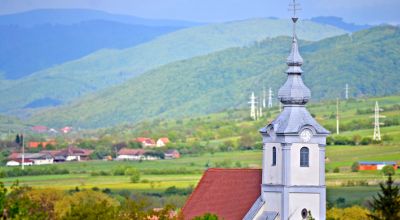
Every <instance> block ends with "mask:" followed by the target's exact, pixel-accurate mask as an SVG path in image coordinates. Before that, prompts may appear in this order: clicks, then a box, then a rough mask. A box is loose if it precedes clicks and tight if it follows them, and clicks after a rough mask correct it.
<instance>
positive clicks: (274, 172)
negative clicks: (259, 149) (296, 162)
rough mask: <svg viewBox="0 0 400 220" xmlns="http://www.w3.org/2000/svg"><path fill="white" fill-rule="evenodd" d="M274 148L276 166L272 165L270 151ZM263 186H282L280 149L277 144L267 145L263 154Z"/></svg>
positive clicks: (279, 145)
mask: <svg viewBox="0 0 400 220" xmlns="http://www.w3.org/2000/svg"><path fill="white" fill-rule="evenodd" d="M273 147H276V165H275V166H273V165H272V149H273ZM263 157H264V158H263V163H264V164H263V166H264V167H263V169H264V170H266V172H263V175H264V176H263V184H282V147H281V144H279V143H267V144H265V145H264V153H263Z"/></svg>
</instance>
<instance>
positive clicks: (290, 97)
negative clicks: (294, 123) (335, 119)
mask: <svg viewBox="0 0 400 220" xmlns="http://www.w3.org/2000/svg"><path fill="white" fill-rule="evenodd" d="M290 6H291V7H293V9H291V10H292V11H293V16H292V21H293V40H292V49H291V51H290V54H289V56H288V58H287V60H286V64H287V65H288V67H289V68H288V70H287V71H286V73H287V74H288V78H287V81H286V83H285V84H284V85H283V86H282V87H281V88H280V89H279V92H278V97H279V100H280V101H281V102H282V104H284V105H305V104H306V103H307V102H308V101H309V100H310V98H311V92H310V90H309V89H308V88H307V86H305V85H304V83H303V80H302V78H301V74H302V73H303V70H302V69H301V66H302V65H303V58H302V57H301V55H300V52H299V46H298V43H297V37H296V24H297V21H298V20H299V18H298V17H297V15H296V12H297V11H299V10H300V9H299V4H297V3H296V0H293V4H290Z"/></svg>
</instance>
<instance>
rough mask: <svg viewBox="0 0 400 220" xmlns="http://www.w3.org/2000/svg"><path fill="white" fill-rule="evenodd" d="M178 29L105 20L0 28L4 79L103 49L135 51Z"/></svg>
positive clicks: (16, 77) (1, 67)
mask: <svg viewBox="0 0 400 220" xmlns="http://www.w3.org/2000/svg"><path fill="white" fill-rule="evenodd" d="M178 29H179V28H177V27H151V26H141V25H131V24H125V23H118V22H114V21H104V20H91V21H82V22H80V23H76V24H70V25H60V24H41V25H38V26H35V27H20V26H14V25H0V48H1V50H0V72H3V78H5V79H11V80H14V79H19V78H22V77H24V76H28V75H30V74H32V73H33V72H36V71H39V70H42V69H47V68H50V67H51V66H54V65H57V64H62V63H64V62H67V61H70V60H75V59H78V58H81V57H83V56H86V55H88V54H90V53H93V52H95V51H97V50H100V49H104V48H110V49H112V48H115V49H123V48H127V47H133V46H135V45H138V44H141V43H144V42H147V41H149V40H152V39H154V38H155V37H157V36H160V35H163V34H166V33H169V32H172V31H176V30H178Z"/></svg>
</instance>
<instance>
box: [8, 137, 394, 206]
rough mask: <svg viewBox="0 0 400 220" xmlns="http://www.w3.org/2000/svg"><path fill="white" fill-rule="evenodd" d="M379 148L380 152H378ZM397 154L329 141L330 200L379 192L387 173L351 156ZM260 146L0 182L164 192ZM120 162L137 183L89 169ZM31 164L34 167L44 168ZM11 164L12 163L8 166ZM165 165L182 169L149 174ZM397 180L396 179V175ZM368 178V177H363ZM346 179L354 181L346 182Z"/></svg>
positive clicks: (251, 159) (86, 166) (82, 165)
mask: <svg viewBox="0 0 400 220" xmlns="http://www.w3.org/2000/svg"><path fill="white" fill-rule="evenodd" d="M378 152H382V153H378ZM399 156H400V146H396V145H393V146H379V145H371V146H328V147H327V157H328V158H329V160H330V161H329V162H327V168H328V170H329V169H330V168H333V167H336V166H339V167H341V172H340V173H332V171H329V172H328V173H327V174H326V182H327V186H328V200H329V201H331V202H335V201H336V200H338V199H339V198H341V197H342V198H344V199H345V201H346V204H353V203H354V204H355V203H357V204H361V203H362V202H363V201H364V200H366V199H368V198H370V197H371V196H372V195H375V194H376V192H377V191H378V187H377V184H378V183H379V182H383V181H385V179H386V178H385V177H384V176H383V175H382V174H381V173H380V172H379V171H369V172H356V173H353V172H350V171H349V170H350V168H349V166H351V164H352V161H357V160H394V159H396V158H399ZM261 160H262V151H235V152H217V153H213V154H211V153H206V154H203V155H201V156H196V157H183V158H181V159H176V160H159V161H143V162H133V161H88V162H71V163H62V164H55V165H51V166H49V167H54V166H56V167H58V168H66V169H68V170H69V171H70V174H66V175H43V176H23V177H13V178H3V179H1V181H2V182H4V183H5V185H6V186H10V185H11V184H12V183H13V182H15V181H16V180H19V182H20V183H22V184H26V185H29V186H32V187H34V188H51V189H58V190H70V189H74V188H75V187H79V188H93V187H98V188H101V189H103V188H109V189H111V190H131V191H136V192H162V191H164V190H165V189H166V188H168V187H171V186H176V187H178V188H187V187H190V186H195V185H196V184H197V182H198V181H199V179H200V178H201V175H202V172H203V171H204V170H205V169H206V164H208V165H209V166H215V164H218V163H222V162H225V164H228V165H229V166H231V167H235V166H237V164H236V162H239V161H240V166H241V167H251V168H260V167H261ZM119 166H129V167H135V168H137V169H139V170H140V171H141V172H142V175H141V182H140V183H131V182H130V180H129V176H112V175H109V176H92V175H91V173H92V172H99V171H105V172H112V170H113V169H115V168H117V167H119ZM44 167H46V166H41V167H31V168H33V169H37V168H44ZM6 169H12V168H6ZM161 170H164V171H166V172H168V171H171V172H179V171H182V170H184V171H185V172H186V173H183V174H151V172H154V171H161ZM395 178H396V179H400V176H399V175H398V174H397V175H396V177H395ZM366 180H367V181H366ZM362 181H364V184H366V183H367V184H369V185H372V186H357V185H358V184H360V183H361V182H362ZM349 184H355V185H356V186H352V187H348V185H349Z"/></svg>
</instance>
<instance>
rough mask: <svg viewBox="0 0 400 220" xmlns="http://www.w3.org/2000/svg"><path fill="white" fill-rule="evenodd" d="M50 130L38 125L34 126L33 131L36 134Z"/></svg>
mask: <svg viewBox="0 0 400 220" xmlns="http://www.w3.org/2000/svg"><path fill="white" fill-rule="evenodd" d="M48 130H49V129H48V128H47V127H46V126H41V125H37V126H33V127H32V131H34V132H36V133H45V132H47V131H48Z"/></svg>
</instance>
